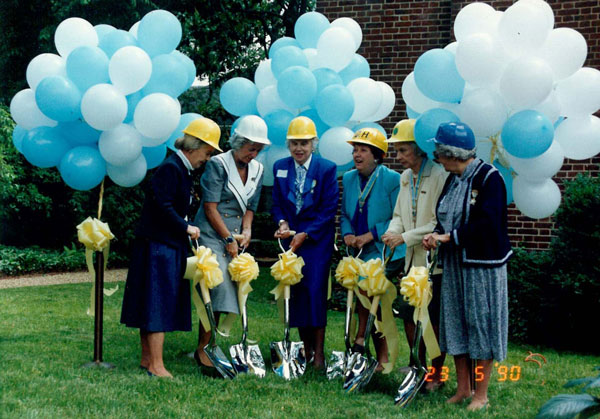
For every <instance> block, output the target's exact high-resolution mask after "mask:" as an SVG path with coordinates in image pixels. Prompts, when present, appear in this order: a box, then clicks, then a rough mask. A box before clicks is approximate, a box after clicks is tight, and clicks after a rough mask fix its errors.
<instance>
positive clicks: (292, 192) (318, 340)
mask: <svg viewBox="0 0 600 419" xmlns="http://www.w3.org/2000/svg"><path fill="white" fill-rule="evenodd" d="M317 142H318V138H317V130H316V127H315V124H314V122H313V121H312V120H310V119H309V118H307V117H304V116H299V117H297V118H294V119H293V120H292V122H291V123H290V125H289V127H288V131H287V137H286V144H287V146H288V148H289V150H290V154H291V157H286V158H283V159H281V160H278V161H276V162H275V164H274V165H273V174H274V184H273V205H272V208H271V212H272V214H273V217H274V218H275V221H276V222H277V223H278V225H279V228H278V230H277V231H276V232H275V237H277V238H281V239H288V237H289V236H290V232H289V231H290V230H294V231H296V234H295V235H294V237H293V238H291V240H290V239H288V240H287V241H286V242H285V245H289V247H290V248H291V249H292V250H293V251H294V252H295V253H297V254H298V255H299V256H302V258H303V259H304V262H305V265H304V267H303V268H302V273H303V275H304V277H303V278H302V280H301V281H300V283H298V284H296V285H294V286H293V287H291V299H290V326H291V327H297V328H298V330H299V333H300V338H301V339H302V341H303V342H304V348H305V351H306V356H307V359H309V360H310V359H311V358H313V360H314V367H315V368H316V369H323V368H324V366H325V355H324V353H323V347H324V342H325V326H326V324H327V286H328V282H327V281H328V279H329V268H330V263H331V255H332V253H333V241H334V236H335V214H336V210H337V203H338V197H339V190H338V183H337V178H336V167H337V166H336V165H335V163H333V162H331V161H329V160H326V159H324V158H322V157H320V156H318V155H315V154H313V152H314V151H315V149H316V147H317Z"/></svg>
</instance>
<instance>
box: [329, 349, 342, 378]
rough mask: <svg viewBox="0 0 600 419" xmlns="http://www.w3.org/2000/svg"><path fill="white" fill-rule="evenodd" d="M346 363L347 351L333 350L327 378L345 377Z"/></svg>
mask: <svg viewBox="0 0 600 419" xmlns="http://www.w3.org/2000/svg"><path fill="white" fill-rule="evenodd" d="M346 365H347V357H346V353H345V352H341V351H333V352H332V353H331V358H330V359H329V364H328V365H327V371H326V375H327V378H328V379H330V380H333V379H334V378H338V377H343V376H344V374H345V372H346Z"/></svg>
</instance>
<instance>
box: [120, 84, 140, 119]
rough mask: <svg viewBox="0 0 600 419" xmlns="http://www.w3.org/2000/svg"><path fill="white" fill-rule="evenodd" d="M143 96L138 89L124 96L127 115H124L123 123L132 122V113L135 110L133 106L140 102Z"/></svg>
mask: <svg viewBox="0 0 600 419" xmlns="http://www.w3.org/2000/svg"><path fill="white" fill-rule="evenodd" d="M143 98H144V93H142V91H141V90H138V91H137V92H134V93H132V94H130V95H128V96H126V99H127V115H126V116H125V120H124V121H123V123H124V124H127V123H129V122H133V114H134V112H135V107H136V106H137V104H138V103H139V102H140V100H142V99H143Z"/></svg>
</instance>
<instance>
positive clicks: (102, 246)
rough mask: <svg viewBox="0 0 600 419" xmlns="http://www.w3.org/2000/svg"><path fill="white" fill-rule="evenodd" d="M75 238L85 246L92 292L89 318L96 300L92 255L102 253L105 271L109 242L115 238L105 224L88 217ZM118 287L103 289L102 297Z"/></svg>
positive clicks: (79, 227)
mask: <svg viewBox="0 0 600 419" xmlns="http://www.w3.org/2000/svg"><path fill="white" fill-rule="evenodd" d="M77 238H78V239H79V241H80V242H81V243H83V245H84V246H85V262H86V265H87V268H88V272H89V273H90V276H91V277H92V290H91V292H90V305H89V307H88V309H87V314H88V315H89V316H91V315H93V314H94V311H95V305H96V300H95V298H94V295H95V293H96V281H95V277H96V270H95V269H94V262H93V254H94V252H102V253H103V255H104V266H103V269H104V270H106V264H107V263H108V253H109V249H110V241H111V240H112V239H114V238H115V236H114V235H113V234H112V233H111V231H110V228H109V227H108V224H107V223H103V222H102V221H100V220H99V219H97V218H92V217H88V218H86V219H85V220H84V221H83V222H82V223H81V224H79V225H78V226H77ZM118 289H119V286H118V285H117V286H115V287H114V288H110V289H107V288H104V291H103V292H104V295H106V296H111V295H113V294H114V293H115V292H116V291H117V290H118Z"/></svg>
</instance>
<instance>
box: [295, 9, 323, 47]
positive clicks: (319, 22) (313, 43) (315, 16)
mask: <svg viewBox="0 0 600 419" xmlns="http://www.w3.org/2000/svg"><path fill="white" fill-rule="evenodd" d="M329 26H330V24H329V20H327V18H326V17H325V16H324V15H322V14H321V13H319V12H307V13H304V14H303V15H302V16H300V17H299V18H298V20H296V24H295V25H294V35H295V36H296V39H297V40H298V43H299V44H300V46H301V47H302V48H316V47H317V41H318V40H319V37H320V36H321V34H322V33H323V32H325V31H326V30H327V28H329Z"/></svg>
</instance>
